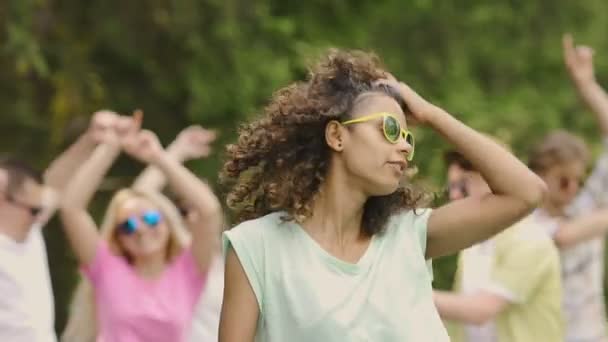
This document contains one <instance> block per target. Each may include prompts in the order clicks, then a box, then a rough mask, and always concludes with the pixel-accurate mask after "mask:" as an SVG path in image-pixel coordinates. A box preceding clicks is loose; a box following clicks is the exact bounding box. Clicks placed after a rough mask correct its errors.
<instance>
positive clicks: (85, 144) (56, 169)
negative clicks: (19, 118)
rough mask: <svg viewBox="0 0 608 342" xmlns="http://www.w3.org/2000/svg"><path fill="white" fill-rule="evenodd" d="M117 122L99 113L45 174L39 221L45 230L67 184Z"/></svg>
mask: <svg viewBox="0 0 608 342" xmlns="http://www.w3.org/2000/svg"><path fill="white" fill-rule="evenodd" d="M116 118H117V116H116V114H115V113H112V112H109V111H98V112H95V113H94V114H93V117H92V118H91V122H90V124H89V127H88V128H87V131H86V132H85V133H84V134H82V135H81V136H80V137H79V138H78V139H77V140H76V142H74V143H73V144H72V145H70V147H68V149H67V150H65V151H64V152H63V153H61V154H60V155H59V157H57V158H56V159H55V160H53V161H52V162H51V164H50V165H49V167H48V168H47V169H46V170H45V172H44V177H43V178H44V185H45V193H44V199H43V208H44V209H43V211H42V213H41V214H40V216H39V217H38V218H37V220H36V221H37V223H38V224H40V225H41V226H44V225H45V224H46V223H47V222H48V221H49V220H50V219H51V217H53V215H54V213H55V210H56V209H57V207H58V205H59V203H58V202H59V200H60V198H61V195H62V192H63V191H64V189H65V187H66V185H67V183H68V182H69V180H70V179H72V177H73V176H74V173H75V172H76V170H77V169H78V167H79V166H80V165H82V164H83V163H84V162H85V160H86V159H87V158H88V157H89V156H90V155H91V153H92V152H93V150H94V149H95V146H97V144H98V143H99V142H100V141H102V140H103V139H104V135H107V134H108V131H109V130H110V129H111V128H112V126H113V125H114V123H115V121H116Z"/></svg>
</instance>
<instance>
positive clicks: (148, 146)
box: [123, 131, 222, 273]
mask: <svg viewBox="0 0 608 342" xmlns="http://www.w3.org/2000/svg"><path fill="white" fill-rule="evenodd" d="M123 148H124V150H125V152H127V153H128V154H130V155H131V156H133V157H135V158H137V159H139V160H141V161H142V162H144V163H148V164H151V165H154V166H155V167H157V168H158V169H159V170H161V171H162V172H163V174H164V175H165V177H166V178H167V180H168V181H169V186H170V187H171V188H172V189H173V190H174V191H175V193H176V194H177V195H178V196H180V197H181V198H183V199H184V200H186V201H187V202H188V203H189V204H190V206H191V209H192V210H195V211H196V212H197V214H198V215H196V216H197V220H196V222H193V223H191V224H190V230H191V234H192V253H193V254H194V257H195V259H196V261H197V263H198V266H199V268H200V270H201V271H202V272H204V273H205V272H207V270H208V269H209V266H210V265H211V261H212V258H213V256H214V255H215V251H216V250H217V245H218V243H219V231H220V228H221V225H222V212H221V205H220V202H219V200H218V199H217V197H216V196H215V194H214V193H213V191H212V190H211V188H210V187H209V186H208V185H207V184H205V183H204V182H202V181H201V180H200V179H198V178H197V177H196V176H195V175H194V174H192V173H191V172H190V171H188V169H186V168H185V167H184V166H183V165H181V164H180V163H179V162H178V161H176V160H175V159H174V158H172V157H171V156H170V155H169V154H168V153H167V152H165V151H164V150H163V148H162V146H161V145H160V143H159V141H158V138H157V137H156V135H154V133H152V132H150V131H141V132H139V133H137V134H133V135H131V136H130V137H128V138H127V139H126V140H125V142H124V144H123Z"/></svg>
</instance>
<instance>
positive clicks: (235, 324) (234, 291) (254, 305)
mask: <svg viewBox="0 0 608 342" xmlns="http://www.w3.org/2000/svg"><path fill="white" fill-rule="evenodd" d="M259 315H260V309H259V306H258V302H257V298H256V296H255V293H254V292H253V288H252V287H251V284H250V283H249V280H248V279H247V275H246V274H245V270H244V269H243V266H242V265H241V262H240V261H239V258H238V257H237V255H236V253H235V252H234V249H232V248H231V249H229V250H228V252H227V255H226V271H225V273H224V300H223V302H222V312H221V315H220V331H219V334H220V336H219V341H220V342H243V341H252V342H253V340H254V338H255V333H256V328H257V321H258V317H259Z"/></svg>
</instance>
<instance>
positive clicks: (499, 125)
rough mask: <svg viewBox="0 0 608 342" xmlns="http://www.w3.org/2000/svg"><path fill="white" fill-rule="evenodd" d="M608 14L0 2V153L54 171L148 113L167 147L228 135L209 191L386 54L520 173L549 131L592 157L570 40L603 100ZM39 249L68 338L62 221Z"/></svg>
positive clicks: (398, 1)
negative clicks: (312, 104) (271, 136)
mask: <svg viewBox="0 0 608 342" xmlns="http://www.w3.org/2000/svg"><path fill="white" fill-rule="evenodd" d="M607 13H608V1H605V0H585V1H576V2H575V1H567V0H551V1H549V0H536V1H523V0H510V1H508V0H495V1H491V2H490V1H480V0H461V1H438V0H437V1H433V0H409V1H403V0H385V1H382V0H376V1H363V0H351V1H345V0H323V1H321V0H309V1H293V0H280V1H278V0H148V1H144V0H129V1H118V0H89V1H75V0H0V153H12V154H15V155H17V156H20V157H22V158H24V159H26V160H29V161H30V162H31V163H32V164H34V165H36V166H38V167H39V168H44V167H46V165H48V163H49V162H50V161H51V160H52V159H53V158H54V157H55V156H57V155H58V154H59V153H60V152H61V151H62V150H63V149H64V148H65V147H66V146H67V145H68V144H69V143H71V142H72V141H73V140H74V139H75V137H76V136H77V135H78V134H79V133H80V132H81V131H82V130H83V129H84V128H85V125H86V124H87V120H88V118H89V116H90V115H91V113H92V112H93V111H95V110H98V109H101V108H109V109H112V110H116V111H118V112H121V113H124V114H127V113H130V112H132V111H133V110H134V109H136V108H141V109H142V110H143V111H144V113H145V118H144V126H145V127H146V128H149V129H152V130H154V131H155V132H157V133H158V134H159V136H160V137H161V139H162V141H163V142H164V143H165V144H166V143H169V142H170V141H171V140H172V139H173V138H174V137H175V135H176V134H177V133H178V132H179V130H180V129H181V128H183V127H185V126H187V125H189V124H192V123H197V124H201V125H203V126H205V127H208V128H213V129H216V130H217V131H218V132H219V134H220V138H219V141H218V142H217V143H216V145H215V146H216V148H215V150H214V153H213V155H212V156H211V157H210V158H208V159H207V160H204V161H200V162H195V163H192V164H189V166H191V167H192V168H194V169H195V170H196V171H197V173H198V174H199V175H200V176H201V177H204V178H206V179H208V180H209V181H210V182H211V183H214V184H215V183H217V173H218V170H219V168H220V167H221V164H222V153H223V146H224V145H225V144H227V143H229V142H231V141H233V140H234V138H235V133H236V127H237V126H238V123H239V122H242V121H244V120H247V119H248V118H251V117H252V116H254V115H256V113H259V112H260V109H261V108H262V107H263V106H264V104H265V103H266V102H267V100H268V99H269V97H270V96H271V94H272V93H273V91H275V90H277V89H278V88H280V87H282V86H284V85H287V84H288V83H290V82H292V81H294V80H301V79H303V78H305V77H306V65H307V64H308V62H309V61H311V60H313V59H314V58H315V57H316V56H318V55H319V54H320V53H322V52H323V51H324V50H325V49H327V48H329V47H342V48H353V49H355V48H356V49H363V50H373V51H375V52H377V53H378V54H379V55H380V56H381V57H382V59H383V60H384V62H385V64H386V65H387V67H388V68H389V70H391V71H392V72H393V74H395V75H396V76H397V77H399V78H401V79H402V80H404V81H405V82H407V83H409V84H410V85H411V86H412V87H413V88H414V89H416V90H418V91H419V92H420V93H421V94H422V95H423V96H425V97H427V98H428V99H430V100H432V101H434V102H435V103H437V104H439V105H440V106H442V107H444V108H446V109H448V111H450V112H451V113H454V115H456V116H457V117H459V118H460V119H461V120H463V121H464V122H466V123H467V124H469V125H471V126H473V127H474V128H477V129H480V130H482V131H485V132H488V133H491V134H494V135H496V136H497V137H499V138H500V139H502V140H504V141H505V142H507V143H509V144H511V145H512V146H513V148H514V150H515V151H516V153H517V154H518V156H520V157H522V158H523V159H525V156H526V152H527V148H528V147H529V146H531V144H532V143H533V142H535V141H536V140H538V139H539V138H540V137H541V136H542V135H543V134H544V133H545V132H547V131H548V130H551V129H555V128H566V129H568V130H570V131H572V132H574V133H576V134H579V135H581V136H582V137H583V138H584V139H585V140H586V141H587V142H588V143H589V144H590V145H591V146H592V147H593V150H594V151H595V152H596V153H597V151H598V149H599V147H600V145H599V142H600V140H601V139H600V136H599V131H598V129H597V128H596V127H594V120H593V117H592V115H591V113H590V112H589V111H588V110H587V109H586V108H583V107H582V105H581V103H580V102H579V101H578V99H577V96H576V94H575V92H574V88H573V87H572V86H571V84H570V82H569V79H568V77H567V74H566V72H565V69H564V67H563V62H562V52H561V36H562V34H563V33H564V32H571V33H573V34H574V38H575V42H577V43H584V44H589V45H591V46H593V48H594V49H595V51H596V55H595V57H596V58H595V61H596V74H597V78H598V80H599V81H600V83H601V84H603V85H604V87H607V86H608V39H607V38H608V15H607ZM417 138H418V142H417V146H418V150H417V151H418V152H417V153H416V163H417V165H418V167H419V170H420V172H419V179H420V181H422V182H424V183H426V184H427V185H428V186H429V187H430V188H431V189H432V190H434V191H437V192H438V193H441V192H442V189H443V188H444V183H445V182H444V172H445V168H444V166H443V162H442V153H443V151H444V150H445V148H446V146H445V144H444V143H443V142H442V141H441V139H437V136H436V135H434V134H433V133H432V132H430V131H428V130H425V129H418V131H417ZM141 169H142V166H141V165H139V164H137V163H135V162H133V161H131V160H128V159H127V158H123V159H121V160H120V161H119V162H118V163H117V165H116V166H115V167H114V168H113V169H112V171H111V176H110V178H109V179H108V181H107V182H106V183H105V184H104V187H103V190H102V191H101V192H100V193H99V196H97V198H96V200H95V202H94V204H93V210H94V211H95V212H96V213H97V218H99V216H100V214H101V210H103V208H104V206H105V205H106V204H107V200H108V195H109V194H110V193H111V191H113V190H114V189H116V188H118V187H121V186H125V185H128V184H129V183H130V181H131V180H132V179H133V177H134V176H135V175H136V174H137V173H138V172H139V171H140V170H141ZM218 191H221V189H218ZM439 200H441V198H439ZM45 235H46V238H47V242H48V245H47V246H48V247H47V248H48V253H49V263H50V267H51V272H52V279H53V286H54V291H55V306H56V310H57V319H56V322H57V323H56V324H57V329H58V331H59V330H61V329H62V328H63V325H64V324H65V315H66V311H67V303H68V301H69V299H70V295H71V291H72V288H73V286H74V284H75V281H76V279H77V277H78V272H77V269H76V263H75V260H74V258H73V256H72V255H71V252H70V251H69V249H68V248H67V245H66V242H65V241H64V237H63V235H62V233H61V227H60V226H59V223H58V220H57V219H54V220H53V221H52V223H51V224H50V225H49V226H48V227H47V229H46V231H45ZM454 260H455V258H454V257H448V258H444V259H441V260H438V261H436V262H435V265H436V267H435V272H436V275H435V285H436V286H437V287H440V288H448V287H449V286H450V284H451V279H452V274H453V272H454Z"/></svg>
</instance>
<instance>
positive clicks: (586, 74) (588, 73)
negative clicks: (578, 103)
mask: <svg viewBox="0 0 608 342" xmlns="http://www.w3.org/2000/svg"><path fill="white" fill-rule="evenodd" d="M562 43H563V48H564V62H565V63H566V69H567V70H568V73H569V74H570V77H571V78H572V80H573V81H574V82H576V83H586V82H595V72H594V69H593V54H594V51H593V49H592V48H591V47H589V46H586V45H576V46H575V45H574V40H573V39H572V35H570V34H565V35H564V37H563V39H562Z"/></svg>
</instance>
